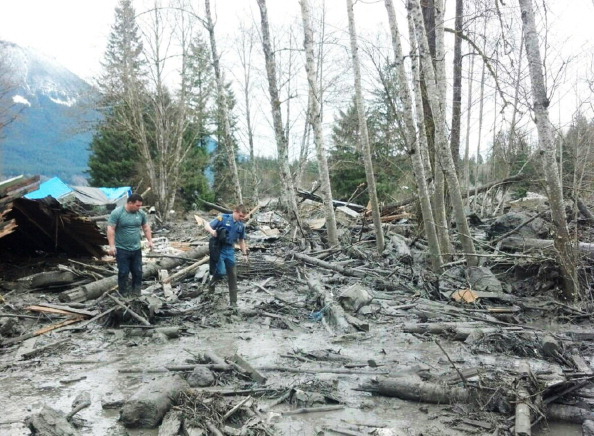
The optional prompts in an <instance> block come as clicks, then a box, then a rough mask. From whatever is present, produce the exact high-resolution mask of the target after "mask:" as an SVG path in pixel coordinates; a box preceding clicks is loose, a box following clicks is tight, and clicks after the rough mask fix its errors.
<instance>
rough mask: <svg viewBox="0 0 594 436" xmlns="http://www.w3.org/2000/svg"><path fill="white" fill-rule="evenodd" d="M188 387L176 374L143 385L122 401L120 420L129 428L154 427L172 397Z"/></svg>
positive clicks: (170, 403) (167, 409)
mask: <svg viewBox="0 0 594 436" xmlns="http://www.w3.org/2000/svg"><path fill="white" fill-rule="evenodd" d="M188 388H189V385H188V383H187V382H186V381H185V380H184V379H182V378H181V377H179V376H177V375H175V376H172V377H163V378H161V379H158V380H155V381H154V382H152V383H150V384H147V385H144V386H142V387H141V388H140V389H139V390H138V391H137V392H136V393H134V394H133V395H132V396H131V397H130V398H129V399H128V400H127V401H126V402H125V403H124V407H122V410H121V414H120V421H121V422H122V423H123V424H124V426H126V427H129V428H155V427H157V426H158V425H159V423H160V422H161V420H162V419H163V417H164V416H165V414H166V413H167V412H168V411H169V409H170V408H171V405H172V404H173V398H174V397H176V396H177V395H178V394H179V393H181V392H183V391H184V390H186V389H188Z"/></svg>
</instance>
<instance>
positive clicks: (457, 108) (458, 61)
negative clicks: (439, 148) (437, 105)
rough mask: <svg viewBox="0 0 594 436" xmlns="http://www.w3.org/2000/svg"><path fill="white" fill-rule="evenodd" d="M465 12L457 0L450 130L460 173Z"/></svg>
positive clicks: (451, 143) (461, 3)
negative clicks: (463, 20)
mask: <svg viewBox="0 0 594 436" xmlns="http://www.w3.org/2000/svg"><path fill="white" fill-rule="evenodd" d="M463 14H464V0H456V20H455V31H456V36H455V37H454V38H455V39H454V73H453V74H454V83H453V89H452V129H451V132H450V148H451V149H452V156H453V157H454V164H455V165H456V170H457V171H458V174H462V172H461V168H460V124H461V119H460V118H461V112H462V38H461V37H460V36H459V35H460V34H461V33H462V24H463V22H462V18H463V17H462V15H463Z"/></svg>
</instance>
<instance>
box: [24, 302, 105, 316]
mask: <svg viewBox="0 0 594 436" xmlns="http://www.w3.org/2000/svg"><path fill="white" fill-rule="evenodd" d="M35 307H48V308H51V309H57V310H63V311H66V312H68V314H69V315H85V316H95V315H97V313H98V312H97V311H96V310H84V309H76V308H74V307H70V306H63V305H59V304H50V303H44V304H38V305H37V306H35Z"/></svg>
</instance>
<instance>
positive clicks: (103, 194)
mask: <svg viewBox="0 0 594 436" xmlns="http://www.w3.org/2000/svg"><path fill="white" fill-rule="evenodd" d="M131 193H132V190H131V188H130V187H129V186H123V187H120V188H91V187H88V186H72V187H70V186H68V185H67V184H66V183H64V182H63V181H62V180H60V178H59V177H54V178H52V179H49V180H47V181H45V182H43V183H42V184H41V185H39V189H38V190H37V191H33V192H30V193H29V194H27V195H25V198H28V199H30V200H35V199H39V198H45V197H47V196H48V195H50V196H52V197H54V198H55V199H56V200H58V201H60V200H64V201H67V199H70V198H73V197H76V198H77V199H78V200H79V201H81V202H82V203H84V204H91V205H106V204H116V205H118V206H119V205H121V204H123V203H125V202H126V199H127V198H128V196H129V195H130V194H131Z"/></svg>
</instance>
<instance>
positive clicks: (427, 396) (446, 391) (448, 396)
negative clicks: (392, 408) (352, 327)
mask: <svg viewBox="0 0 594 436" xmlns="http://www.w3.org/2000/svg"><path fill="white" fill-rule="evenodd" d="M355 390H357V391H364V392H371V393H375V394H379V395H383V396H386V397H396V398H400V399H402V400H409V401H419V402H423V403H434V404H451V403H455V402H460V403H469V402H470V401H471V398H472V396H471V392H470V390H468V389H465V388H460V387H451V386H447V385H438V384H435V383H427V382H424V381H422V380H421V379H420V378H419V377H398V378H382V379H379V380H372V381H370V382H367V383H363V384H362V385H360V386H359V387H358V388H356V389H355Z"/></svg>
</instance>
